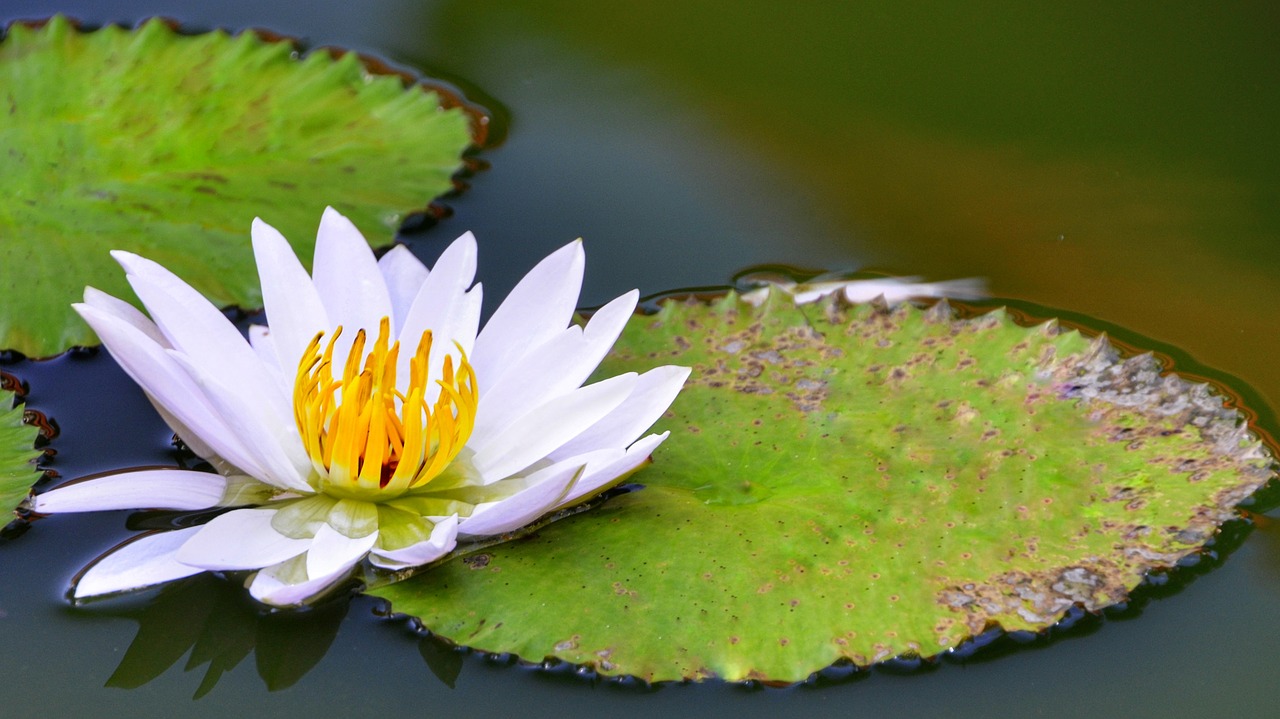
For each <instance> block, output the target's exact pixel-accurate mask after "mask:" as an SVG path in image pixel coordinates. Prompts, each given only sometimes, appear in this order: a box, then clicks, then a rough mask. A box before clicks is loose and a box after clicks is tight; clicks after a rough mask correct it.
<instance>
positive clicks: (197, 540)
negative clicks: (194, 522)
mask: <svg viewBox="0 0 1280 719" xmlns="http://www.w3.org/2000/svg"><path fill="white" fill-rule="evenodd" d="M275 513H276V510H274V509H237V510H235V511H232V512H227V513H226V514H221V515H218V516H217V517H214V518H213V520H211V521H210V522H209V523H208V524H206V525H204V526H203V527H200V531H199V532H197V533H196V534H195V536H193V537H192V538H191V539H190V540H188V541H187V543H186V544H184V545H182V548H181V549H179V550H178V555H177V558H178V561H180V562H182V563H184V564H190V565H192V566H194V567H201V568H203V569H213V570H223V569H258V568H260V567H267V566H270V565H272V564H279V563H280V562H283V561H285V560H286V559H290V558H292V557H296V556H298V555H299V554H302V553H303V552H305V551H307V548H308V547H310V546H311V540H310V539H293V538H291V537H286V536H284V535H283V534H281V533H279V532H277V531H276V530H275V528H274V527H272V526H271V518H272V517H273V516H275Z"/></svg>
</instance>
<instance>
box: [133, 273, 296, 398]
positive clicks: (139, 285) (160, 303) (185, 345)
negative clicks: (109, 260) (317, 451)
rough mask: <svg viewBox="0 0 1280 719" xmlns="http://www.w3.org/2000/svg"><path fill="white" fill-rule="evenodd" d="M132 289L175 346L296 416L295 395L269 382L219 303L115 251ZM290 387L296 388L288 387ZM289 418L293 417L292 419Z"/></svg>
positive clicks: (250, 394)
mask: <svg viewBox="0 0 1280 719" xmlns="http://www.w3.org/2000/svg"><path fill="white" fill-rule="evenodd" d="M111 256H112V257H114V258H116V261H117V262H119V263H120V264H121V265H122V266H123V267H124V268H125V271H126V273H127V274H128V279H129V283H130V284H131V285H132V286H133V291H134V292H136V293H137V295H138V297H139V298H141V299H142V302H143V304H145V305H146V306H147V310H148V311H150V312H151V317H152V319H154V320H155V322H156V326H158V327H159V328H160V331H161V332H162V333H164V336H165V337H166V338H167V339H168V340H169V344H171V345H172V346H173V348H174V351H177V352H180V353H181V354H183V355H185V356H186V357H187V358H188V359H189V360H190V361H191V362H192V363H193V364H195V365H196V366H198V367H200V368H201V369H202V370H203V371H204V372H206V373H208V374H212V375H219V376H224V377H230V378H234V380H235V381H234V382H232V383H230V385H229V386H230V387H231V388H232V389H233V390H234V391H235V392H237V393H238V394H239V395H241V396H242V397H243V398H244V399H245V400H246V401H252V402H253V403H255V404H257V405H260V406H262V407H264V408H266V409H267V410H269V411H272V412H275V413H276V414H278V415H279V416H281V417H288V418H292V417H293V404H292V401H291V397H290V396H289V395H286V392H285V389H286V388H284V387H280V386H278V385H276V384H275V383H274V382H272V381H271V377H270V375H269V374H268V373H267V371H266V367H265V366H264V365H263V364H262V361H261V360H259V359H258V356H257V355H256V354H254V352H253V349H251V348H250V347H249V343H248V342H246V341H245V340H244V337H242V336H241V335H240V330H238V329H236V327H235V325H233V324H231V321H230V320H228V319H227V318H226V317H225V316H223V314H222V313H221V312H219V311H218V309H217V308H216V307H214V306H213V305H212V304H210V303H209V301H208V300H206V299H205V298H204V297H203V296H202V295H201V294H200V293H199V292H196V291H195V290H194V289H192V288H191V286H190V285H188V284H187V283H185V282H183V281H182V280H180V279H178V277H177V276H176V275H174V274H173V273H172V272H170V271H168V270H166V269H165V268H163V267H161V266H160V265H158V264H156V263H154V262H152V261H150V260H147V259H144V258H142V257H139V256H137V255H134V254H131V253H128V252H121V251H119V250H115V251H113V252H112V253H111ZM288 389H289V391H290V392H291V391H292V387H290V388H288ZM290 421H292V420H291V419H290Z"/></svg>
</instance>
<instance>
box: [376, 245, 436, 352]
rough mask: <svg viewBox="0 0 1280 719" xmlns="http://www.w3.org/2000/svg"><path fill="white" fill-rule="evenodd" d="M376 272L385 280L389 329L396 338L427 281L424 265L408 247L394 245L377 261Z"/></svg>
mask: <svg viewBox="0 0 1280 719" xmlns="http://www.w3.org/2000/svg"><path fill="white" fill-rule="evenodd" d="M378 271H380V272H381V273H382V279H384V280H386V283H387V293H388V294H390V295H391V329H392V332H394V333H395V335H396V336H397V337H399V336H400V328H402V327H404V319H405V317H406V316H408V314H409V307H411V306H412V305H413V300H414V298H415V297H417V296H418V291H419V290H421V289H422V284H423V283H424V282H426V281H427V275H428V274H429V273H428V272H427V267H426V265H424V264H422V262H421V261H420V260H419V259H418V258H417V257H414V255H413V253H412V252H410V251H409V248H408V247H405V246H404V245H396V246H395V247H392V248H391V249H390V250H388V251H387V253H386V254H385V255H383V256H382V258H381V259H379V260H378Z"/></svg>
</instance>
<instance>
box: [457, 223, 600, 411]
mask: <svg viewBox="0 0 1280 719" xmlns="http://www.w3.org/2000/svg"><path fill="white" fill-rule="evenodd" d="M585 266H586V254H585V253H584V252H583V250H582V241H581V240H574V241H573V242H570V243H569V244H567V245H565V246H564V247H561V248H560V249H558V250H556V251H555V252H553V253H551V254H550V255H548V256H547V257H546V258H545V259H543V260H542V261H541V262H539V263H538V264H537V266H535V267H534V268H533V269H532V270H529V273H528V274H526V275H525V276H524V278H523V279H521V280H520V282H519V283H517V284H516V286H515V288H514V289H512V290H511V294H509V295H507V298H506V299H505V300H503V301H502V305H501V306H499V307H498V309H497V310H496V311H495V312H494V313H493V316H492V317H490V318H489V321H488V322H486V323H485V326H484V329H483V330H481V332H480V335H479V336H478V337H477V338H476V346H475V352H474V353H473V356H472V360H471V363H472V365H473V366H474V367H475V369H476V377H477V379H478V380H479V381H480V392H481V394H482V395H483V393H484V391H485V388H486V387H491V386H493V385H494V384H495V383H496V382H497V381H498V380H499V379H500V378H501V377H502V375H503V374H504V373H505V372H506V371H507V370H508V369H509V368H511V367H512V366H514V365H515V363H516V362H517V361H518V360H519V359H520V357H521V356H523V355H524V353H525V352H527V351H528V350H529V349H531V348H533V347H537V346H538V345H540V344H542V343H543V342H546V341H547V340H548V339H550V338H551V336H552V335H554V334H555V333H556V332H559V331H560V330H562V329H564V328H565V327H568V326H569V322H570V321H571V320H572V319H573V311H574V309H576V307H577V305H578V294H579V292H580V291H581V290H582V272H583V268H584V267H585Z"/></svg>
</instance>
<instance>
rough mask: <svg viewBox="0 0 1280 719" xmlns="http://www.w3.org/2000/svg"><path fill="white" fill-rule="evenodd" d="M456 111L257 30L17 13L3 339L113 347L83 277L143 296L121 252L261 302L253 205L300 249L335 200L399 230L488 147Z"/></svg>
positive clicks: (1, 269)
mask: <svg viewBox="0 0 1280 719" xmlns="http://www.w3.org/2000/svg"><path fill="white" fill-rule="evenodd" d="M446 104H449V105H455V104H456V102H455V101H454V100H452V99H449V98H442V96H441V95H440V94H439V93H438V92H433V91H430V90H428V89H426V88H425V87H423V86H421V85H413V86H410V87H406V86H405V83H404V81H403V80H402V78H400V77H399V76H395V75H381V76H379V75H374V74H372V73H371V72H370V71H369V70H368V69H367V68H366V67H365V65H364V64H363V63H362V61H361V60H360V59H359V58H358V57H357V56H356V55H355V54H354V53H346V54H342V55H340V56H337V57H334V55H332V54H330V53H328V52H325V51H316V52H312V53H310V54H308V55H306V56H305V57H303V58H301V59H299V58H298V56H297V52H296V51H295V48H294V46H293V44H292V43H290V42H287V41H279V40H270V39H264V38H263V37H260V36H259V35H257V34H255V33H253V32H244V33H241V34H239V35H236V36H234V37H232V36H229V35H227V34H226V33H224V32H221V31H215V32H210V33H206V34H203V35H196V36H188V35H182V34H179V33H177V32H175V31H174V30H172V29H171V28H170V27H169V26H168V25H166V24H165V23H164V22H162V21H159V20H152V21H149V22H147V23H145V24H143V25H142V26H141V27H139V28H138V29H137V30H129V29H125V28H121V27H116V26H109V27H104V28H102V29H100V30H96V31H94V32H81V31H79V30H77V29H76V28H74V27H73V26H72V25H71V23H70V22H69V21H67V20H66V19H65V18H63V17H55V18H53V19H51V20H50V21H49V22H48V23H46V24H45V25H44V26H43V27H39V28H33V27H28V26H26V25H21V24H16V25H13V26H12V27H10V28H9V30H8V34H7V36H6V37H5V38H4V40H3V41H2V42H0V116H3V118H4V121H3V122H0V196H2V197H4V198H5V202H4V206H3V209H0V348H8V349H16V350H18V351H20V352H23V353H24V354H27V355H50V354H56V353H58V352H60V351H62V350H64V349H66V348H68V347H70V346H72V345H85V344H92V343H94V342H96V341H97V340H96V339H95V338H94V336H93V334H92V333H91V332H90V331H89V329H88V327H86V326H85V325H84V323H83V322H81V321H80V320H79V318H78V317H76V316H75V314H74V313H73V312H72V311H71V309H70V307H69V305H70V304H71V303H72V302H75V301H78V300H79V299H80V296H81V293H82V292H83V290H84V287H85V285H93V286H95V287H98V288H100V289H103V290H106V291H108V292H110V293H112V294H116V295H119V296H122V297H132V294H131V293H130V292H129V290H128V286H127V285H126V284H125V282H124V279H123V275H122V273H121V272H120V270H119V268H118V267H116V266H115V265H114V263H113V262H112V260H111V258H110V257H109V256H108V252H109V251H110V250H114V249H126V250H131V251H134V252H137V253H140V254H143V255H146V256H148V257H150V258H152V259H155V260H157V261H158V262H160V263H161V264H163V265H165V266H166V267H168V268H170V269H172V270H173V271H175V272H177V273H178V274H179V275H181V276H182V277H184V278H186V279H187V280H189V281H190V282H191V283H192V284H194V285H195V286H196V287H197V288H198V289H199V290H201V291H202V292H203V293H204V294H205V295H206V296H208V297H209V298H210V299H211V300H213V301H214V302H215V303H218V304H221V305H231V304H236V305H241V306H245V307H256V306H260V304H261V297H260V294H259V290H258V285H257V274H256V272H255V270H254V265H253V259H252V255H251V252H250V248H249V225H250V221H251V220H252V219H253V218H254V217H255V216H260V217H262V218H263V219H264V220H266V221H267V222H269V223H271V224H273V225H275V226H276V227H277V228H278V229H280V231H281V232H283V233H284V234H285V236H286V237H288V238H289V240H290V241H291V242H293V243H294V248H295V249H296V250H297V251H298V253H299V255H300V256H302V257H308V258H309V257H310V256H311V244H312V243H313V242H314V238H315V231H316V225H317V223H318V222H319V219H320V214H321V211H322V210H323V209H324V207H325V205H329V204H332V205H333V206H335V207H336V208H337V209H339V210H341V211H342V212H343V213H345V214H347V215H348V216H349V217H351V219H352V220H353V221H354V222H355V223H356V225H357V226H359V227H360V228H361V229H362V230H363V231H364V232H365V233H366V236H368V237H369V239H370V241H371V242H373V243H377V244H386V243H389V242H390V240H391V238H392V235H393V231H394V230H395V228H396V227H397V226H398V225H399V223H400V221H401V219H402V217H403V216H404V215H405V213H407V212H411V211H414V210H420V209H422V208H424V207H425V206H426V205H427V204H428V202H429V201H430V200H431V199H432V198H435V197H436V196H438V195H440V194H442V193H444V192H446V191H448V190H450V189H451V187H452V186H453V185H452V182H451V178H452V176H453V174H454V173H455V172H456V171H457V170H458V168H459V166H460V163H461V154H462V152H463V150H464V149H466V148H467V147H468V145H470V144H471V143H472V135H471V130H470V123H469V118H468V116H467V114H466V113H465V112H464V111H463V110H462V109H461V108H460V107H452V108H447V107H446Z"/></svg>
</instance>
